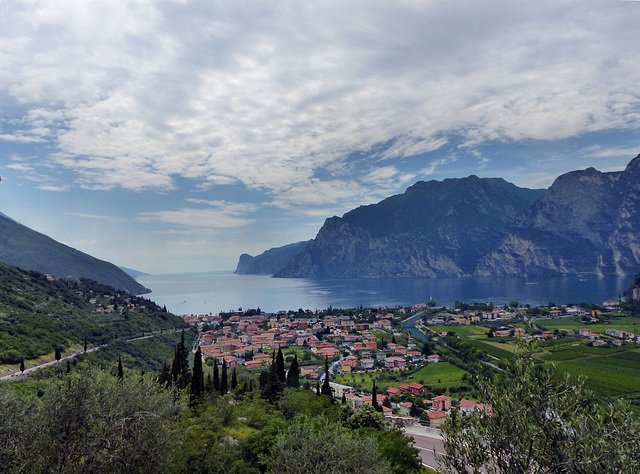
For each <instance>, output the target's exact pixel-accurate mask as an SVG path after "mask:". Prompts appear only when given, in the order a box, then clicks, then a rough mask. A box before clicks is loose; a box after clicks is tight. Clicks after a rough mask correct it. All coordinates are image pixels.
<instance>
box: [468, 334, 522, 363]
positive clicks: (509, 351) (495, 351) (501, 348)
mask: <svg viewBox="0 0 640 474" xmlns="http://www.w3.org/2000/svg"><path fill="white" fill-rule="evenodd" d="M467 342H468V343H469V344H471V345H472V346H474V347H477V348H478V349H481V350H483V351H485V352H486V353H488V354H489V355H492V356H494V357H497V358H498V359H510V358H511V357H512V356H513V352H514V351H515V350H516V348H517V345H516V344H515V343H514V342H497V341H492V340H490V339H469V340H468V341H467Z"/></svg>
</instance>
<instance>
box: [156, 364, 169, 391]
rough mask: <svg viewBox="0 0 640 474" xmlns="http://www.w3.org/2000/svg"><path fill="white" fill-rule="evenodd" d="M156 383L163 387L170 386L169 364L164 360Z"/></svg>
mask: <svg viewBox="0 0 640 474" xmlns="http://www.w3.org/2000/svg"><path fill="white" fill-rule="evenodd" d="M158 385H160V386H161V387H163V388H169V387H170V386H171V369H169V364H167V361H166V360H165V361H164V364H163V365H162V370H161V371H160V373H159V374H158Z"/></svg>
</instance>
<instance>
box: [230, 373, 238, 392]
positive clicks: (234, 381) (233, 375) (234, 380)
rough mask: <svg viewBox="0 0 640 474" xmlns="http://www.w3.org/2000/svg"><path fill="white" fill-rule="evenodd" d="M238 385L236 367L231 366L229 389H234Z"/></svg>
mask: <svg viewBox="0 0 640 474" xmlns="http://www.w3.org/2000/svg"><path fill="white" fill-rule="evenodd" d="M237 386H238V376H237V375H236V368H235V367H234V368H233V372H231V390H232V391H233V390H235V389H236V387H237Z"/></svg>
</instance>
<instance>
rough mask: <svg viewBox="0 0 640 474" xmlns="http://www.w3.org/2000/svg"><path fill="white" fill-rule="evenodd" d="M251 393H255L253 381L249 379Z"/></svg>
mask: <svg viewBox="0 0 640 474" xmlns="http://www.w3.org/2000/svg"><path fill="white" fill-rule="evenodd" d="M249 391H250V392H253V381H252V380H251V379H249Z"/></svg>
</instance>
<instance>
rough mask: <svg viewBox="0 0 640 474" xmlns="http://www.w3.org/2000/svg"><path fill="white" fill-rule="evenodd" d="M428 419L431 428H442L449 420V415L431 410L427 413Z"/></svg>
mask: <svg viewBox="0 0 640 474" xmlns="http://www.w3.org/2000/svg"><path fill="white" fill-rule="evenodd" d="M427 418H428V419H429V426H430V427H431V428H442V425H444V422H445V421H446V420H447V414H446V413H444V412H442V411H439V410H431V411H428V412H427Z"/></svg>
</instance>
